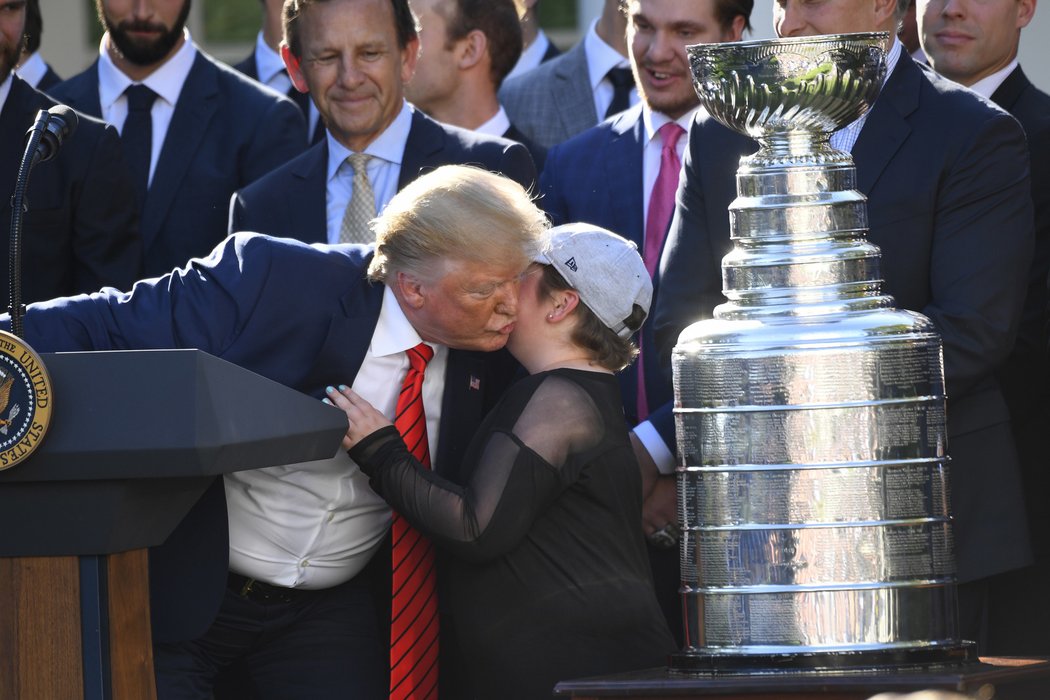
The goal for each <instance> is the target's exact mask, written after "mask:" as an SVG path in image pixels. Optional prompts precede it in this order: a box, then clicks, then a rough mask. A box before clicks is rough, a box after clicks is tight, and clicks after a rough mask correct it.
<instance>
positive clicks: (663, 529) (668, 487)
mask: <svg viewBox="0 0 1050 700" xmlns="http://www.w3.org/2000/svg"><path fill="white" fill-rule="evenodd" d="M642 531H643V532H644V533H645V536H646V538H647V539H649V541H650V542H652V543H653V544H654V545H656V546H658V547H665V548H670V547H673V546H674V545H676V544H677V543H678V537H679V535H680V534H681V526H680V525H679V524H678V495H677V491H676V489H675V477H674V476H673V475H670V474H669V475H666V476H660V477H658V478H657V479H656V482H655V484H654V485H653V489H652V491H651V492H650V493H649V497H648V498H646V499H645V500H644V501H643V502H642ZM659 533H665V534H659ZM654 534H655V537H654Z"/></svg>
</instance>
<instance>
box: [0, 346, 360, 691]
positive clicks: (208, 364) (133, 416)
mask: <svg viewBox="0 0 1050 700" xmlns="http://www.w3.org/2000/svg"><path fill="white" fill-rule="evenodd" d="M42 359H43V361H44V364H45V365H46V367H47V371H48V373H49V374H50V375H51V383H52V387H53V391H54V409H53V414H52V420H51V428H50V431H49V432H48V434H47V436H46V437H45V438H44V442H43V444H42V445H41V446H40V447H39V448H38V449H37V451H36V452H35V453H34V454H33V455H32V456H30V457H29V458H28V459H27V460H26V461H25V462H23V463H21V464H19V465H17V466H15V467H14V468H12V469H9V470H7V471H3V472H0V698H39V699H42V700H43V699H47V698H63V699H65V698H85V699H86V700H95V699H98V700H109V699H113V700H125V699H127V700H141V699H143V698H154V697H156V690H155V687H154V679H153V663H152V649H151V642H150V615H149V582H148V558H147V549H146V548H148V547H150V546H154V545H158V544H160V543H162V542H164V540H165V539H166V538H167V536H168V535H169V534H170V533H171V532H172V530H174V529H175V527H176V526H177V525H178V524H179V522H180V520H181V519H182V517H183V516H184V515H185V514H186V513H187V512H188V511H189V509H190V508H191V507H192V506H193V505H194V503H195V502H196V501H197V499H198V498H199V497H200V496H201V494H203V493H204V491H205V490H206V489H207V488H208V486H209V485H210V484H211V483H212V481H213V480H214V479H215V478H216V477H221V476H222V475H223V474H226V473H229V472H233V471H237V470H242V469H252V468H259V467H266V466H274V465H280V464H289V463H295V462H305V461H311V460H317V459H326V458H329V457H331V456H332V455H334V454H335V453H336V451H337V450H338V449H339V444H340V441H341V438H342V435H343V434H344V433H345V431H346V418H345V416H344V415H343V413H342V411H340V410H338V409H335V408H333V407H331V406H327V405H325V404H324V403H322V402H321V401H319V400H317V399H315V398H312V397H309V396H306V395H304V394H301V393H299V392H297V391H294V390H292V389H289V388H288V387H285V386H283V385H281V384H279V383H277V382H274V381H271V380H269V379H266V378H264V377H261V376H259V375H257V374H254V373H252V372H250V371H248V370H245V369H243V368H241V367H238V366H236V365H233V364H230V363H228V362H226V361H224V360H220V359H218V358H216V357H213V356H211V355H208V354H207V353H204V352H201V351H199V350H144V351H116V352H82V353H55V354H43V355H42Z"/></svg>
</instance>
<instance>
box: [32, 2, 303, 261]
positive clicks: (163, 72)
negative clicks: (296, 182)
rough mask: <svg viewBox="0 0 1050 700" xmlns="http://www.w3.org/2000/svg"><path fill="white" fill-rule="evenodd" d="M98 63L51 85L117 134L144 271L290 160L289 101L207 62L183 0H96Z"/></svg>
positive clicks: (293, 122) (207, 245) (206, 231)
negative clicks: (131, 185)
mask: <svg viewBox="0 0 1050 700" xmlns="http://www.w3.org/2000/svg"><path fill="white" fill-rule="evenodd" d="M95 5H96V9H97V11H98V17H99V21H100V22H101V23H102V25H103V27H104V28H105V30H106V33H105V35H104V36H103V37H102V42H101V45H100V47H99V58H98V60H97V61H96V62H95V63H94V64H93V65H92V66H91V67H90V68H88V69H87V70H86V71H84V72H83V73H80V74H79V75H76V76H74V77H72V78H70V79H69V80H67V81H66V82H64V83H62V84H60V85H59V86H58V87H56V88H54V89H53V90H52V91H51V94H52V95H53V96H54V97H55V99H57V100H59V101H60V102H64V103H66V104H68V105H70V106H72V107H73V108H75V109H77V110H80V111H81V112H84V113H86V114H90V115H93V116H96V117H100V118H102V119H104V120H105V121H107V122H109V123H111V124H113V125H114V126H116V127H117V129H119V130H120V132H121V140H122V141H123V144H124V152H125V155H126V157H127V160H128V163H129V165H130V167H131V170H132V174H133V177H134V179H135V184H136V188H137V194H138V211H139V214H140V218H139V221H140V232H141V236H142V244H143V255H144V264H143V270H144V272H145V274H146V275H148V276H152V275H159V274H162V273H164V272H167V271H169V270H171V268H172V267H175V266H177V265H182V264H184V263H185V262H186V261H187V260H189V259H190V258H191V257H194V256H200V255H204V254H206V253H207V252H208V251H210V250H211V249H212V247H213V246H214V245H215V244H216V243H218V242H219V241H221V240H222V239H223V238H225V236H226V224H227V209H228V205H229V201H230V195H232V194H233V192H234V191H235V190H237V189H238V188H240V187H243V186H245V185H247V184H248V183H250V182H252V181H254V180H256V179H257V178H259V177H260V176H262V175H264V174H266V173H267V172H269V171H270V170H273V169H274V168H276V167H277V166H278V165H281V164H283V163H284V162H285V161H287V160H288V159H289V158H291V157H293V156H295V155H298V154H299V153H300V152H301V151H302V150H303V148H304V146H305V145H306V125H305V123H304V120H303V116H302V113H301V112H300V111H299V108H298V107H296V105H295V103H294V102H292V101H291V100H289V99H288V98H287V97H284V96H283V95H279V94H277V93H275V92H273V91H272V90H269V89H268V88H264V87H263V86H261V85H259V84H258V83H256V82H255V81H253V80H250V79H249V78H246V77H244V76H243V75H241V74H240V73H238V72H237V71H235V70H233V69H232V68H229V67H228V66H226V65H224V64H222V63H220V62H218V61H216V60H215V59H213V58H212V57H210V56H208V55H207V54H205V53H204V52H203V51H201V50H200V49H199V48H198V47H197V46H196V44H194V42H193V39H192V37H191V36H190V33H189V31H188V30H187V29H186V26H185V25H186V18H187V16H188V15H189V12H190V0H144V1H142V2H127V1H126V0H96V2H95Z"/></svg>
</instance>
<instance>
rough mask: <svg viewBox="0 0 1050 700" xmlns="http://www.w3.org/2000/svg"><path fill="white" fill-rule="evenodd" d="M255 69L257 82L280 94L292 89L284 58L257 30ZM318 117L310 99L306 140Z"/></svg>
mask: <svg viewBox="0 0 1050 700" xmlns="http://www.w3.org/2000/svg"><path fill="white" fill-rule="evenodd" d="M255 70H256V71H257V72H258V74H259V82H260V83H262V84H263V85H265V86H266V87H268V88H271V89H273V90H276V91H277V92H279V93H281V94H282V95H287V94H288V93H289V92H290V91H291V90H292V79H291V78H289V77H288V71H287V70H286V69H285V65H284V59H282V58H281V54H279V53H277V52H276V51H274V50H273V49H271V48H270V45H269V44H267V43H266V41H265V40H264V39H263V33H262V32H259V35H258V36H257V37H256V38H255ZM320 118H321V113H320V112H318V111H317V105H315V104H314V101H313V100H310V114H309V115H308V121H309V123H308V124H307V125H306V135H307V140H308V141H309V140H310V136H311V135H312V134H313V133H314V128H315V127H316V126H317V120H318V119H320Z"/></svg>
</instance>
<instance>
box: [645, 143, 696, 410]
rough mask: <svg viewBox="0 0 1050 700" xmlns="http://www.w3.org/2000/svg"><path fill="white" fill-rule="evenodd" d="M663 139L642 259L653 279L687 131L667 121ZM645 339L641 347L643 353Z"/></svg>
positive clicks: (669, 215) (664, 236) (669, 214)
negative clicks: (682, 139)
mask: <svg viewBox="0 0 1050 700" xmlns="http://www.w3.org/2000/svg"><path fill="white" fill-rule="evenodd" d="M656 133H657V135H658V136H659V137H660V171H659V172H658V173H657V175H656V183H655V184H654V185H653V191H652V194H651V195H650V196H649V213H648V215H647V216H646V217H645V244H644V245H643V247H642V259H643V260H645V269H646V270H648V271H649V276H650V277H652V276H653V275H655V274H656V268H657V266H658V265H659V264H660V251H661V250H662V249H663V247H664V238H666V237H667V227H668V226H669V225H670V224H671V214H673V213H674V195H675V192H676V191H678V174H679V172H680V171H681V169H682V162H681V160H679V158H678V139H680V138H681V137H682V134H684V133H685V129H683V128H682V127H681V126H679V125H678V124H677V123H676V122H667V123H666V124H664V125H663V126H661V127H660V129H659V130H658V131H657V132H656ZM641 344H642V343H641V336H639V340H638V345H639V348H640V350H641V351H642V352H644V351H645V348H642V347H641ZM643 362H644V358H643V357H642V355H641V354H639V355H638V406H637V409H638V420H639V421H643V420H645V419H646V417H647V416H648V415H649V402H648V401H647V400H646V397H645V368H644V366H643Z"/></svg>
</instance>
